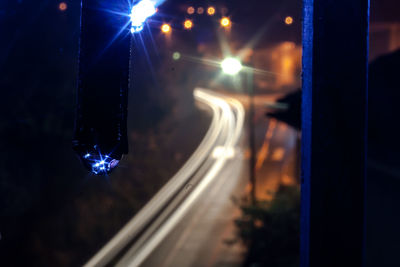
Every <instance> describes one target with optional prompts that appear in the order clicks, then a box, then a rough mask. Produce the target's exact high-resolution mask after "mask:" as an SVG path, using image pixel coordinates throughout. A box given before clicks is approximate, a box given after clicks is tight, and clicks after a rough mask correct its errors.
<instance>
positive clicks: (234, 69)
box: [221, 57, 256, 205]
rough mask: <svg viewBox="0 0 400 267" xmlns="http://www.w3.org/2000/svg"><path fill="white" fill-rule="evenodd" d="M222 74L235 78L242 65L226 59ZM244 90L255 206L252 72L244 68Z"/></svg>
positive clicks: (252, 197)
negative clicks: (247, 101)
mask: <svg viewBox="0 0 400 267" xmlns="http://www.w3.org/2000/svg"><path fill="white" fill-rule="evenodd" d="M221 68H222V72H223V73H225V74H228V75H230V76H236V75H238V74H239V73H240V72H241V71H242V70H243V65H242V63H241V62H240V60H239V59H237V58H233V57H228V58H225V59H224V60H223V61H222V62H221ZM245 73H246V86H245V87H246V88H247V91H248V94H249V146H250V151H251V156H250V162H249V165H250V168H249V169H250V183H251V185H252V186H251V200H252V204H253V205H255V204H256V173H255V163H256V147H255V137H254V134H255V125H254V85H253V79H254V78H253V70H252V68H246V71H245Z"/></svg>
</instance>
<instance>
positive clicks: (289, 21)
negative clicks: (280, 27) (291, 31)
mask: <svg viewBox="0 0 400 267" xmlns="http://www.w3.org/2000/svg"><path fill="white" fill-rule="evenodd" d="M285 24H286V25H292V24H293V18H292V17H291V16H287V17H286V18H285Z"/></svg>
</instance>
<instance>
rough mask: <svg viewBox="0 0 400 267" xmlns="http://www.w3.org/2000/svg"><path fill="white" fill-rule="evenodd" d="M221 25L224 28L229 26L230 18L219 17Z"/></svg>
mask: <svg viewBox="0 0 400 267" xmlns="http://www.w3.org/2000/svg"><path fill="white" fill-rule="evenodd" d="M221 26H222V27H224V28H227V27H229V26H231V20H230V19H229V18H227V17H223V18H222V19H221Z"/></svg>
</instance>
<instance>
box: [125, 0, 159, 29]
mask: <svg viewBox="0 0 400 267" xmlns="http://www.w3.org/2000/svg"><path fill="white" fill-rule="evenodd" d="M155 5H156V3H155V2H153V1H150V0H143V1H141V2H139V3H138V4H137V5H135V6H134V7H132V10H131V14H130V17H131V23H132V24H131V33H135V32H140V31H142V30H143V27H144V23H145V22H146V19H147V18H149V17H151V16H153V15H154V14H155V13H156V12H157V9H156V7H155Z"/></svg>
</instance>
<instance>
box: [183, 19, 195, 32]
mask: <svg viewBox="0 0 400 267" xmlns="http://www.w3.org/2000/svg"><path fill="white" fill-rule="evenodd" d="M183 26H184V27H185V29H186V30H190V29H191V28H193V22H192V21H191V20H190V19H187V20H185V22H184V23H183Z"/></svg>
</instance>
